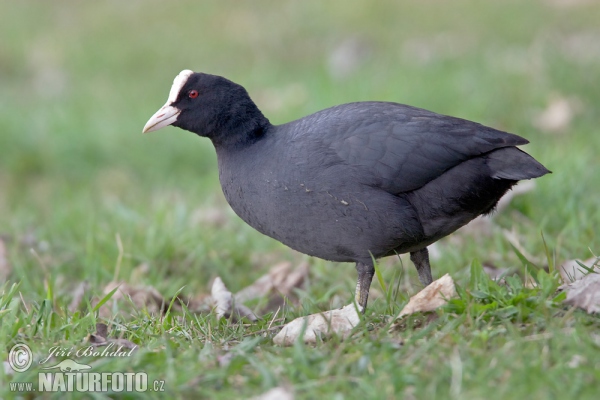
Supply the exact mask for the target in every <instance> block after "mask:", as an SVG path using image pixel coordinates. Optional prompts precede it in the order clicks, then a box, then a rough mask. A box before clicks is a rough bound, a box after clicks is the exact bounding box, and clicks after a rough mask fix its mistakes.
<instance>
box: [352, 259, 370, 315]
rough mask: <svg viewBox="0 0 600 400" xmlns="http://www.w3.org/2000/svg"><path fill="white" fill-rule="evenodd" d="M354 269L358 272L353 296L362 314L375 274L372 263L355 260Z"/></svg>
mask: <svg viewBox="0 0 600 400" xmlns="http://www.w3.org/2000/svg"><path fill="white" fill-rule="evenodd" d="M356 271H357V272H358V281H357V282H356V292H355V294H354V298H355V300H356V303H357V304H358V305H359V306H360V308H361V311H362V312H363V314H364V312H365V310H366V309H367V300H368V299H369V288H370V287H371V281H372V280H373V275H374V274H375V268H374V267H373V266H372V265H367V264H363V263H360V262H357V263H356Z"/></svg>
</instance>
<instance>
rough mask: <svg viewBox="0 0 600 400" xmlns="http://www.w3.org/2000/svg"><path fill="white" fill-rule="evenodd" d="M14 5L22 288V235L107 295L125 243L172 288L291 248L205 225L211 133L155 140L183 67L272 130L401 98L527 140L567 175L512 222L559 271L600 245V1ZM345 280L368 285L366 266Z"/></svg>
mask: <svg viewBox="0 0 600 400" xmlns="http://www.w3.org/2000/svg"><path fill="white" fill-rule="evenodd" d="M2 8H3V10H2V13H1V14H0V37H1V38H2V39H1V41H0V82H1V86H2V93H1V95H0V149H1V157H0V193H1V196H0V227H1V229H0V233H2V234H4V235H8V236H9V237H12V238H16V240H15V241H13V242H10V241H9V243H8V246H9V247H11V248H12V249H13V250H11V253H10V256H11V257H14V258H15V261H14V262H13V264H15V266H16V267H17V268H14V270H13V275H12V277H13V278H14V279H16V280H18V279H25V280H26V281H29V279H30V273H29V272H30V270H29V269H28V268H27V267H28V266H29V267H31V268H32V269H33V270H35V269H36V268H39V266H38V265H37V263H38V262H37V261H35V260H34V259H33V258H32V256H31V254H29V252H28V251H24V250H23V247H22V246H21V247H19V246H17V245H16V244H15V243H16V242H18V241H19V239H18V238H23V237H25V238H27V237H29V238H30V239H31V238H34V239H35V240H34V241H35V243H38V244H39V243H42V244H44V245H45V246H46V247H43V249H42V250H45V251H47V254H48V259H49V263H50V265H49V267H56V268H59V269H58V270H59V271H62V270H65V271H69V274H70V275H72V276H75V277H86V278H88V279H92V281H93V282H94V283H95V284H98V285H99V284H102V283H105V281H107V280H109V279H110V278H111V277H112V272H113V271H112V268H113V266H114V263H115V259H116V255H117V246H116V241H115V235H116V234H117V233H118V234H119V235H120V236H121V238H122V240H123V243H124V247H125V251H126V255H127V257H126V258H125V261H124V271H125V272H127V271H128V268H129V267H134V266H136V265H138V264H139V263H141V262H148V263H150V264H151V267H152V269H153V270H155V269H161V268H162V269H163V270H164V271H163V272H164V273H167V272H168V271H170V270H171V269H172V268H173V267H176V269H177V270H179V271H180V272H182V273H183V275H177V274H176V276H175V277H174V278H173V279H172V280H167V281H164V280H163V279H162V277H163V275H162V272H161V273H160V274H158V275H157V276H156V278H159V279H158V280H159V282H160V285H166V286H168V287H169V288H170V289H173V290H174V288H176V287H179V286H178V285H180V284H182V283H188V284H191V285H192V287H193V286H194V285H196V284H198V285H199V286H198V288H204V287H205V286H204V285H205V284H206V281H207V280H208V279H209V278H210V277H214V275H215V273H217V272H219V271H225V273H227V271H234V270H235V267H236V266H240V265H245V264H247V263H248V260H249V256H248V253H252V252H258V253H260V252H263V251H264V250H274V249H278V250H281V256H282V257H285V254H286V251H285V250H284V249H283V247H282V246H280V245H278V244H277V243H275V242H274V241H271V240H269V239H266V238H262V237H261V236H260V235H259V234H257V233H254V232H253V231H252V230H251V229H249V228H246V227H245V226H244V225H243V224H242V223H241V222H240V221H239V220H237V219H235V217H234V216H233V215H232V214H231V213H229V214H227V218H230V219H232V220H233V222H232V223H231V224H233V225H231V224H230V225H227V226H226V227H225V228H224V229H225V233H224V234H220V233H219V232H218V231H219V229H218V227H215V226H212V225H210V224H207V225H206V226H204V225H203V224H202V216H201V214H202V209H203V207H205V206H207V205H209V206H211V207H212V205H214V204H217V205H218V206H219V207H221V206H222V197H221V196H220V189H219V187H218V180H217V171H216V159H215V155H214V151H213V149H212V145H211V144H210V142H209V141H207V140H202V139H200V138H198V137H196V136H195V135H193V134H190V133H189V132H184V131H181V130H178V129H176V128H167V129H165V130H162V131H160V132H156V133H151V134H148V135H142V134H141V129H142V127H143V125H144V123H145V122H146V120H147V119H148V118H149V117H150V116H151V115H152V114H153V113H154V112H155V111H156V110H157V108H158V107H160V106H161V105H162V104H163V103H164V101H165V99H166V97H167V94H168V90H169V88H170V85H171V82H172V79H173V77H174V76H175V75H176V74H177V73H178V72H179V71H180V70H182V69H185V68H189V69H193V70H196V71H204V72H209V73H214V74H219V75H223V76H226V77H228V78H229V79H231V80H233V81H235V82H238V83H240V84H242V85H243V86H245V87H246V88H247V89H248V91H249V92H250V94H251V96H252V97H253V99H254V100H255V101H256V102H257V104H258V105H259V107H260V108H261V109H262V110H263V111H264V113H265V114H266V115H267V116H268V117H269V118H270V119H271V121H272V122H273V123H283V122H286V121H289V120H291V119H295V118H300V117H302V116H304V115H306V114H309V113H311V112H315V111H318V110H320V109H323V108H326V107H329V106H333V105H336V104H339V103H344V102H351V101H360V100H387V101H396V102H400V103H406V104H411V105H414V106H418V107H423V108H427V109H430V110H433V111H436V112H439V113H443V114H449V115H454V116H458V117H462V118H466V119H472V120H475V121H478V122H481V123H484V124H486V125H490V126H493V127H496V128H499V129H504V130H507V131H509V132H514V133H517V134H520V135H522V136H525V137H526V138H528V139H529V140H530V141H531V144H530V145H528V146H526V147H525V150H527V151H528V152H530V153H531V154H532V155H534V156H535V157H536V158H538V159H539V160H540V161H541V162H542V163H544V164H545V165H546V166H547V167H548V168H549V169H551V170H553V171H554V174H553V175H550V176H547V177H544V178H543V179H540V180H538V182H537V183H538V186H537V188H536V189H535V190H534V191H533V192H531V193H530V194H528V195H527V196H525V197H523V198H519V199H518V200H517V201H516V203H515V204H514V207H516V208H517V210H519V211H520V212H521V213H523V214H525V215H526V216H527V217H528V220H529V221H531V222H530V223H529V224H528V225H523V224H517V225H520V227H519V228H518V229H519V230H520V231H521V232H524V234H525V235H526V237H527V238H528V239H527V240H528V241H529V242H530V243H529V244H528V246H530V249H531V251H532V252H536V251H539V250H540V249H541V246H542V242H541V236H540V234H539V232H540V230H543V231H544V233H545V235H546V239H547V240H548V241H549V243H550V244H551V245H552V246H551V247H552V248H553V249H554V250H556V251H557V257H558V259H559V261H560V260H563V259H571V258H576V257H587V256H589V250H588V249H592V250H593V249H596V250H597V249H598V243H597V238H596V236H595V231H596V229H595V228H596V227H597V226H598V223H599V222H600V215H599V211H598V207H597V202H598V193H599V190H598V187H599V182H600V178H599V174H598V167H599V165H600V158H599V157H598V150H599V148H600V138H599V135H598V133H597V129H598V126H599V122H600V115H599V113H598V111H597V105H598V104H599V103H600V90H598V82H599V81H600V30H599V29H598V21H600V6H598V5H597V4H596V3H595V2H585V1H575V0H571V1H567V0H553V1H549V0H548V1H537V2H527V4H524V3H523V2H520V1H501V2H485V3H482V2H477V1H452V2H446V1H425V2H416V1H415V2H380V3H377V4H374V3H372V2H368V1H350V2H343V3H342V2H317V1H302V2H280V3H275V2H266V1H263V2H261V1H259V2H234V1H221V2H218V3H217V2H194V1H187V2H177V3H175V4H173V3H167V2H161V1H128V2H116V1H115V2H111V1H109V2H88V3H72V2H67V1H52V2H43V1H38V2H34V1H19V2H11V3H8V2H7V3H4V4H3V7H2ZM223 208H225V207H223ZM194 212H196V214H194ZM192 215H195V216H196V217H198V215H200V217H198V218H196V219H195V220H194V219H193V218H192ZM500 217H501V218H500V223H501V224H504V226H505V227H507V228H509V227H512V226H513V222H512V219H511V218H510V216H506V217H504V216H503V215H502V216H500ZM503 218H504V219H503ZM198 221H199V222H198ZM21 241H22V239H21ZM11 243H12V244H11ZM490 243H491V244H490ZM486 246H487V247H488V249H487V250H486V249H485V247H486ZM490 246H492V247H490ZM498 246H500V247H498ZM503 246H506V244H503V243H502V240H501V239H499V238H496V240H493V241H492V242H490V241H489V240H488V241H487V242H486V241H484V242H480V241H479V242H477V243H476V245H474V246H469V245H468V244H467V245H465V247H463V248H461V249H460V251H456V252H453V249H449V250H448V251H449V254H448V257H449V258H448V261H447V262H445V263H440V264H442V265H440V266H439V267H436V268H441V269H442V271H443V270H444V269H446V268H448V269H449V270H455V269H456V267H457V266H462V265H465V264H466V263H468V260H470V259H471V258H473V257H478V258H483V259H485V258H486V257H487V254H488V253H490V252H492V251H494V252H496V251H502V250H503V249H504V247H503ZM482 247H483V249H482ZM500 258H502V257H500ZM257 267H258V268H259V267H260V265H258V266H257ZM340 269H341V270H343V274H344V275H348V276H349V277H350V276H352V274H353V271H352V267H351V266H343V267H340V268H336V270H340ZM438 271H439V269H438ZM253 273H254V274H258V273H260V271H256V272H254V271H249V273H248V275H247V276H246V277H240V278H237V279H236V280H235V281H236V282H239V284H240V285H243V284H245V283H247V281H248V280H252V279H253V278H255V276H254V275H253ZM242 275H243V274H242ZM191 278H197V279H191ZM190 279H191V281H190ZM30 283H31V285H32V287H34V288H40V287H41V283H40V282H37V283H36V282H35V281H33V282H30ZM233 285H234V286H237V283H234V284H233Z"/></svg>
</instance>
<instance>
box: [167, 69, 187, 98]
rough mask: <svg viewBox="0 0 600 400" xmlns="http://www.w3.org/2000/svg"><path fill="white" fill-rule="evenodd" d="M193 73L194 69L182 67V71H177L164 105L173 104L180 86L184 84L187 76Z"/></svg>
mask: <svg viewBox="0 0 600 400" xmlns="http://www.w3.org/2000/svg"><path fill="white" fill-rule="evenodd" d="M193 73H194V71H190V70H189V69H184V70H183V71H181V72H180V73H179V75H177V76H176V77H175V79H174V80H173V86H171V91H170V92H169V98H168V99H167V104H166V105H170V104H173V103H174V102H175V100H177V95H179V92H180V91H181V88H182V87H183V85H185V83H186V82H187V80H188V78H189V77H190V75H192V74H193Z"/></svg>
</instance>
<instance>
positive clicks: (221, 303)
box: [211, 277, 258, 321]
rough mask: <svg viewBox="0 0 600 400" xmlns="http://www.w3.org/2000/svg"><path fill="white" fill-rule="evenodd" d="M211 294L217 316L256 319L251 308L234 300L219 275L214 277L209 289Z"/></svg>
mask: <svg viewBox="0 0 600 400" xmlns="http://www.w3.org/2000/svg"><path fill="white" fill-rule="evenodd" d="M211 295H212V299H213V301H214V305H215V312H216V313H217V318H223V317H225V318H229V317H233V318H234V319H236V320H237V319H241V318H243V317H245V318H248V319H249V320H250V321H256V320H257V319H258V318H257V317H256V315H254V313H253V312H252V310H250V309H249V308H248V307H246V306H245V305H243V304H242V303H241V302H237V301H235V299H234V298H233V295H232V294H231V292H230V291H229V289H227V287H225V284H224V283H223V280H222V279H221V278H220V277H216V278H215V281H214V282H213V285H212V289H211Z"/></svg>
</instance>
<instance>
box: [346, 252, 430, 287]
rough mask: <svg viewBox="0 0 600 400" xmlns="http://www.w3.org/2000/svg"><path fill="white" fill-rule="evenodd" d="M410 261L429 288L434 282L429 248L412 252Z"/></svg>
mask: <svg viewBox="0 0 600 400" xmlns="http://www.w3.org/2000/svg"><path fill="white" fill-rule="evenodd" d="M410 261H412V262H413V264H415V267H417V273H418V274H419V280H420V281H421V283H422V284H423V285H425V286H427V285H429V284H430V283H431V282H433V278H432V277H431V266H430V265H429V251H427V247H423V248H422V249H421V250H417V251H413V252H411V253H410ZM357 268H358V267H357Z"/></svg>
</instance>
